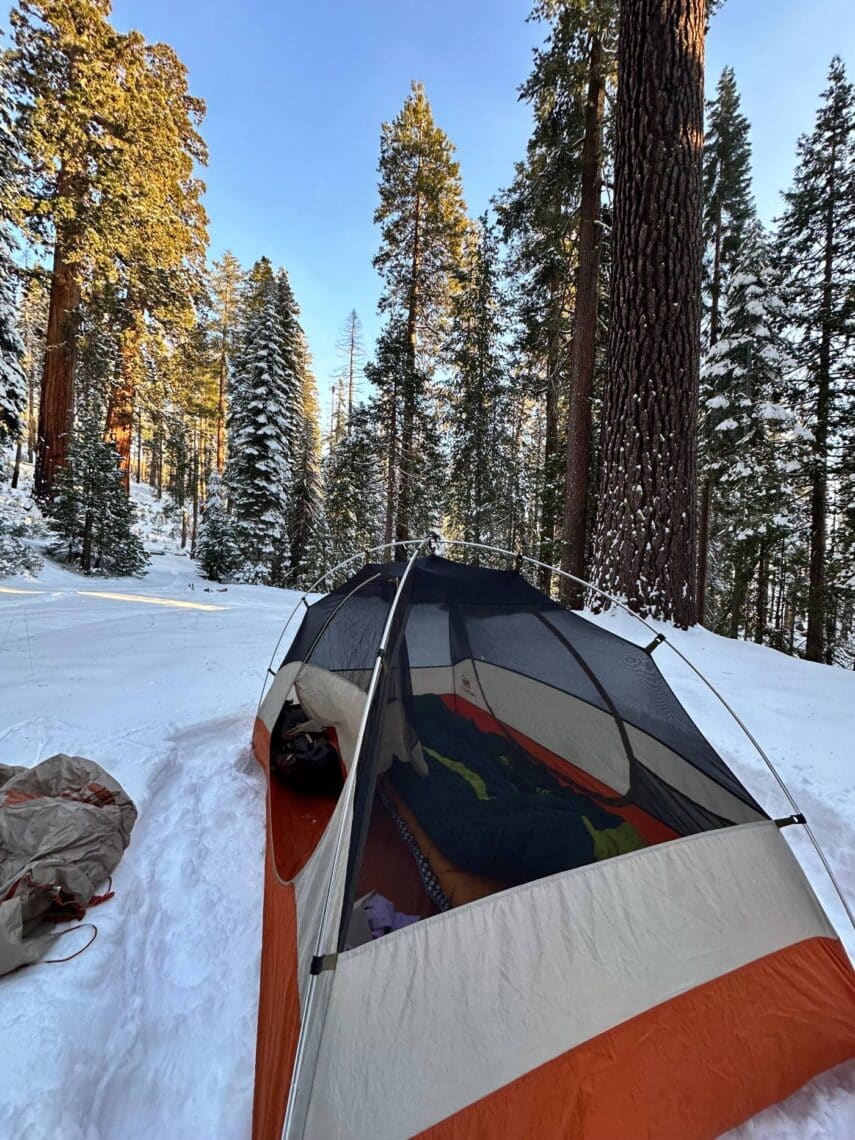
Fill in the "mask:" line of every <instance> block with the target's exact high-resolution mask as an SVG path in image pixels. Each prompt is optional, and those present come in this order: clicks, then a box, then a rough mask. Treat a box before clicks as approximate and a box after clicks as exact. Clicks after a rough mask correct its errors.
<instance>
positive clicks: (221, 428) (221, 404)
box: [217, 320, 228, 475]
mask: <svg viewBox="0 0 855 1140" xmlns="http://www.w3.org/2000/svg"><path fill="white" fill-rule="evenodd" d="M227 375H228V360H227V355H226V327H225V320H224V321H223V343H222V348H221V349H220V376H219V385H218V390H217V473H218V474H219V475H222V473H223V467H224V465H225V452H226V446H225V438H226V376H227Z"/></svg>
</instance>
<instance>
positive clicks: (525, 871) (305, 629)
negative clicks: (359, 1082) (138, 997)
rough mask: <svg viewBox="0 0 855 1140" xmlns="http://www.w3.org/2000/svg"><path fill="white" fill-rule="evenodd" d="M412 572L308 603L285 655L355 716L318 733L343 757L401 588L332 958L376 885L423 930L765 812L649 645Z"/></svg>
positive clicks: (539, 599) (498, 591)
mask: <svg viewBox="0 0 855 1140" xmlns="http://www.w3.org/2000/svg"><path fill="white" fill-rule="evenodd" d="M404 569H405V565H404V564H402V563H388V564H383V565H376V564H370V565H367V566H365V567H363V569H362V570H360V571H359V573H358V574H356V575H355V576H354V577H353V578H351V579H350V580H349V581H348V582H346V583H344V584H343V585H341V586H339V587H338V588H337V589H335V590H333V591H332V592H331V593H330V594H328V595H326V596H325V597H323V598H322V599H321V600H320V601H318V602H316V603H315V604H314V605H312V606H310V607H309V608H308V610H307V612H306V615H305V618H304V621H303V624H302V626H301V628H300V630H299V631H298V633H297V636H296V638H295V640H294V642H293V643H292V645H291V647H290V650H289V652H288V654H287V656H286V658H285V661H284V662H283V666H284V665H288V664H291V663H293V665H294V667H295V668H296V669H297V670H298V672H297V674H296V675H297V677H298V678H300V677H309V676H310V677H311V679H312V686H311V687H312V688H313V691H315V692H317V691H318V686H324V685H326V684H328V685H329V694H330V695H331V697H332V699H334V700H335V701H336V702H338V703H339V704H340V705H341V707H342V708H344V707H345V706H347V707H349V708H351V709H353V710H354V711H353V712H352V713H351V714H350V724H349V725H345V726H344V727H342V726H341V725H340V724H339V723H338V722H337V721H336V720H335V719H334V718H333V719H332V720H331V721H330V722H329V723H331V724H333V725H335V727H336V730H337V732H338V741H339V745H340V746H342V755H343V758H344V759H346V760H347V761H348V762H350V761H352V759H353V758H352V756H350V757H345V756H344V753H345V751H346V748H345V747H344V736H346V734H347V732H348V731H349V732H350V734H351V736H352V737H353V738H355V736H356V734H357V727H358V726H357V724H356V722H357V721H358V720H361V716H362V713H363V712H364V707H365V693H366V692H367V691H368V688H369V683H370V678H371V675H372V671H373V669H374V665H375V661H376V659H377V650H378V646H379V645H380V643H381V639H382V635H383V631H384V628H385V626H386V623H387V619H388V617H389V612H390V607H391V606H392V603H393V600H394V599H395V596H396V593H397V592H398V589H399V585H400V588H401V591H402V592H401V596H400V597H399V598H398V602H397V605H396V607H395V616H394V620H393V624H392V628H391V630H390V634H389V640H388V645H387V651H386V653H385V655H384V657H383V660H382V667H381V669H380V675H379V683H378V686H377V689H376V690H375V694H374V699H373V700H372V704H371V708H370V709H369V711H368V717H367V722H366V727H365V733H364V736H363V740H362V747H361V750H360V755H359V761H358V765H357V767H356V787H355V789H354V790H353V794H354V809H353V823H352V828H351V833H350V850H349V856H348V866H347V879H346V887H345V897H344V906H343V908H342V916H343V917H342V921H341V927H340V931H339V950H344V949H346V948H347V947H348V946H349V945H353V944H357V943H356V942H355V941H354V939H356V938H357V937H358V934H355V933H354V931H353V929H352V916H353V914H354V913H355V912H354V903H355V902H356V900H358V899H361V898H362V897H363V896H365V895H366V894H368V893H369V892H377V894H378V895H380V896H382V897H383V898H385V899H388V900H391V903H392V904H393V906H394V910H395V911H396V912H398V914H397V920H399V921H405V920H408V919H407V917H406V916H409V920H411V919H412V918H423V917H428V916H429V915H432V914H435V913H437V912H439V911H442V910H446V909H448V908H449V907H452V906H459V905H462V904H465V903H467V902H471V901H474V900H476V899H478V898H481V897H484V896H485V895H488V894H490V893H493V892H496V891H499V890H504V889H507V888H510V887H513V886H516V885H518V884H521V883H526V882H530V881H532V880H534V879H538V878H542V877H544V876H547V875H551V874H555V873H558V872H561V871H565V870H567V869H570V868H573V867H578V866H584V865H586V864H590V863H593V862H596V861H599V860H602V859H606V858H609V857H610V856H613V855H620V854H625V853H627V852H630V851H633V850H636V849H639V848H642V847H647V846H650V845H653V844H656V843H661V842H664V841H666V840H669V839H674V838H677V837H679V836H686V835H690V834H694V833H697V832H702V831H709V830H712V829H716V828H722V827H728V826H731V825H734V824H740V823H746V822H750V821H755V820H760V819H765V818H767V816H766V814H765V813H764V812H763V810H762V808H760V806H759V805H758V804H757V803H756V801H755V800H754V799H753V798H752V796H751V795H750V794H749V793H748V792H747V791H746V789H745V788H744V787H743V786H742V784H741V783H740V781H739V780H738V779H737V778H736V777H735V776H734V775H733V773H732V772H731V771H730V769H729V768H728V766H727V765H726V764H725V762H724V761H723V760H722V758H721V757H720V756H719V755H718V754H717V753H716V751H715V750H714V749H713V748H712V746H711V745H710V743H709V742H708V741H707V740H706V739H705V738H704V737H703V735H702V734H701V733H700V731H699V730H698V728H697V727H696V726H695V725H694V723H693V722H692V720H691V719H690V718H689V716H688V715H687V713H686V712H685V710H684V709H683V707H682V706H681V704H680V703H679V701H678V700H677V698H676V697H675V695H674V693H673V692H672V691H671V689H670V688H669V687H668V685H667V684H666V682H665V680H664V678H663V677H662V675H661V673H660V672H659V670H658V668H657V666H656V664H655V662H654V661H653V659H652V657H651V656H650V654H649V653H648V652H646V651H645V650H644V649H642V648H640V647H638V646H636V645H633V644H632V643H631V642H628V641H626V640H624V639H623V638H620V637H617V636H616V635H615V634H612V633H610V632H608V631H607V630H604V629H602V628H600V627H599V626H597V625H594V624H593V623H591V622H590V621H587V620H586V619H585V618H583V617H581V616H579V615H577V614H576V613H573V612H569V611H567V610H565V609H563V608H562V607H561V606H560V605H558V604H557V603H555V602H553V601H551V600H550V599H549V598H547V597H546V596H545V595H544V594H542V593H540V592H539V591H538V590H537V589H535V588H534V587H533V586H532V585H531V584H529V583H528V582H527V581H526V580H525V579H524V578H523V577H522V576H521V575H520V574H519V573H516V572H512V571H511V572H506V571H498V570H487V569H483V568H480V567H475V566H470V565H464V564H461V563H456V562H451V561H448V560H446V559H444V558H440V557H437V556H433V555H432V556H429V557H425V558H419V559H418V560H417V561H416V562H415V564H414V565H413V567H412V570H411V572H410V574H409V575H408V576H407V578H406V580H405V581H404V582H403V583H401V578H402V575H403V574H404ZM297 663H300V664H297ZM293 692H296V694H297V696H298V697H299V694H300V682H299V679H298V681H297V682H296V684H295V686H294V689H293ZM293 692H292V699H293ZM307 703H308V704H311V701H308V702H307ZM307 712H309V714H310V715H311V710H310V709H307ZM286 715H288V706H287V705H286V706H285V708H283V713H282V716H283V717H284V716H286ZM281 719H282V718H281V717H280V722H281ZM345 719H347V718H346V717H345ZM277 727H278V725H277ZM276 748H277V728H274V731H273V735H272V740H271V751H272V752H273V751H275V749H276ZM389 921H390V922H393V923H394V921H396V919H395V918H391V919H390V920H389ZM374 933H375V935H376V929H375V930H374Z"/></svg>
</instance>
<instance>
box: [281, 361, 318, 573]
mask: <svg viewBox="0 0 855 1140" xmlns="http://www.w3.org/2000/svg"><path fill="white" fill-rule="evenodd" d="M300 371H301V374H302V392H301V398H300V406H299V420H298V423H299V428H298V432H297V440H296V448H295V451H294V472H293V479H292V484H291V517H290V526H289V536H290V542H291V565H292V569H291V577H292V579H293V581H294V582H296V583H298V584H300V585H303V584H304V583H305V582H306V581H307V580H308V579H310V580H314V578H317V576H318V574H319V573H320V570H316V569H315V567H316V566H317V561H318V559H319V557H320V556H321V550H320V548H319V543H320V544H321V545H322V542H321V536H320V534H316V531H319V530H321V529H323V528H324V527H325V526H326V520H325V518H324V501H323V500H324V494H323V482H322V477H321V426H320V407H319V405H318V394H317V389H316V386H315V378H314V376H313V375H312V371H311V361H310V359H309V350H308V347H307V346H306V345H305V340H304V341H303V348H302V361H301V363H300Z"/></svg>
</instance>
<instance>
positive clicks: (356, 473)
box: [324, 405, 384, 564]
mask: <svg viewBox="0 0 855 1140" xmlns="http://www.w3.org/2000/svg"><path fill="white" fill-rule="evenodd" d="M375 422H376V419H375V413H374V412H373V411H372V410H371V409H369V408H367V407H365V406H360V405H357V406H356V407H355V408H354V409H353V413H352V414H351V416H350V419H349V420H348V427H347V432H346V433H345V434H343V435H342V436H341V437H340V438H339V439H338V441H335V442H333V443H332V444H331V446H330V449H329V452H328V453H327V456H326V457H325V460H324V492H325V498H324V502H325V523H326V526H327V528H328V530H329V541H330V557H329V561H330V564H335V563H338V562H343V561H344V559H345V558H350V557H352V556H353V555H355V554H358V553H359V552H360V551H362V550H367V549H369V548H370V547H373V546H376V545H377V544H378V543H379V542H380V541H381V536H382V534H383V525H384V513H383V507H384V486H383V474H382V461H383V458H384V452H383V450H382V444H380V443H378V439H377V435H376V430H375Z"/></svg>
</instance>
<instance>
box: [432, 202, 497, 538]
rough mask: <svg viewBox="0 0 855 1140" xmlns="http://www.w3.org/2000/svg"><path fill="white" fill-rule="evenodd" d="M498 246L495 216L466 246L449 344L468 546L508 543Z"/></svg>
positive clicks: (453, 501) (459, 513) (455, 463)
mask: <svg viewBox="0 0 855 1140" xmlns="http://www.w3.org/2000/svg"><path fill="white" fill-rule="evenodd" d="M498 256H499V255H498V245H497V240H496V235H495V231H494V229H493V227H492V226H491V225H490V223H489V220H488V218H487V215H486V214H485V215H483V217H481V218H480V219H479V220H478V221H477V222H476V223H473V224H472V225H471V226H470V228H469V231H468V233H467V235H466V238H465V240H464V243H463V254H462V258H461V263H460V268H459V270H458V274H457V280H458V285H457V289H456V290H455V293H454V296H453V298H452V304H451V322H450V335H449V340H448V345H447V357H448V365H449V368H450V378H449V399H448V403H449V408H450V421H451V423H450V437H451V440H450V450H451V454H450V472H449V484H448V492H447V503H448V511H449V521H450V522H451V524H452V527H453V533H454V535H455V536H457V537H460V538H462V539H463V540H464V541H466V542H479V543H480V542H485V543H488V544H490V545H493V546H495V545H497V544H498V543H499V542H501V541H502V540H503V539H504V537H505V536H506V532H507V525H506V523H507V520H506V518H505V517H504V515H505V510H506V507H507V480H508V470H509V467H510V454H509V452H510V447H509V432H508V425H507V423H506V417H507V412H508V408H507V401H506V392H505V388H504V383H503V373H504V360H503V356H504V346H503V333H504V328H503V318H502V312H503V300H504V298H503V295H502V293H501V290H500V286H499V280H498V276H499V266H498Z"/></svg>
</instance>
